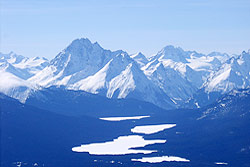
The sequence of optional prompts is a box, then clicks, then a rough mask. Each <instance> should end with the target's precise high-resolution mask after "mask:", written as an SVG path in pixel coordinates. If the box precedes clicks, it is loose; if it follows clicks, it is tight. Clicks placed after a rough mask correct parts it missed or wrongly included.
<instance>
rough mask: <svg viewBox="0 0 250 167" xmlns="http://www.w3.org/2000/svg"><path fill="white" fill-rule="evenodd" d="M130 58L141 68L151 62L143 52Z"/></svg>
mask: <svg viewBox="0 0 250 167" xmlns="http://www.w3.org/2000/svg"><path fill="white" fill-rule="evenodd" d="M130 57H131V58H133V59H134V60H135V61H136V62H137V63H138V64H139V66H140V67H143V66H145V65H146V64H147V63H148V62H149V61H148V59H147V58H146V57H145V56H144V55H143V54H142V53H141V52H139V53H136V54H133V55H131V56H130Z"/></svg>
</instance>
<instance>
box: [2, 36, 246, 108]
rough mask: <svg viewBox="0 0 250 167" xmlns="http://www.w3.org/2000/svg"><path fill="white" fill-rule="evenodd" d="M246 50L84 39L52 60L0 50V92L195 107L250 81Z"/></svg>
mask: <svg viewBox="0 0 250 167" xmlns="http://www.w3.org/2000/svg"><path fill="white" fill-rule="evenodd" d="M249 64H250V51H248V52H245V51H243V52H242V54H240V55H228V54H225V53H218V52H212V53H210V54H207V55H206V54H202V53H197V52H196V51H184V50H183V49H182V48H180V47H174V46H171V45H169V46H166V47H164V48H163V49H162V50H160V51H159V52H158V53H156V54H155V55H153V56H151V57H149V58H147V57H145V56H144V55H143V54H142V53H137V54H128V53H127V52H125V51H122V50H118V51H110V50H106V49H103V48H102V47H101V46H100V45H99V44H98V43H97V42H95V43H92V42H91V41H90V40H89V39H87V38H81V39H76V40H74V41H73V42H72V43H71V44H70V45H69V46H67V47H66V48H65V49H64V50H62V51H61V52H60V53H59V54H58V55H57V56H56V57H55V58H53V59H52V60H50V61H49V60H47V59H46V58H39V57H35V58H27V57H23V56H20V55H17V54H15V53H13V52H11V53H9V54H2V53H1V54H0V76H1V81H0V92H2V93H4V94H5V95H8V96H10V97H13V98H16V99H18V100H19V101H21V102H23V103H25V101H26V100H27V99H28V98H29V96H31V95H32V94H33V93H34V92H36V91H39V90H42V89H44V88H49V87H52V86H54V87H62V86H63V87H65V88H66V89H67V90H74V91H79V90H80V91H85V92H89V93H92V94H98V95H101V96H105V97H107V98H115V99H123V98H126V99H137V100H140V101H146V102H150V103H153V104H155V105H157V106H159V107H162V108H164V109H174V108H199V107H203V106H206V105H208V104H211V103H213V102H214V101H215V100H216V99H217V98H219V97H221V96H222V95H223V94H225V93H228V92H230V91H231V90H234V89H244V88H248V87H249V85H250V65H249Z"/></svg>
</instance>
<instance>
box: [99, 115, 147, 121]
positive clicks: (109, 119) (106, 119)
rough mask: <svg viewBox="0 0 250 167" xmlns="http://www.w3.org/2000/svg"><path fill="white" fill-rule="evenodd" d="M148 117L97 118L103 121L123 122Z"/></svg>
mask: <svg viewBox="0 0 250 167" xmlns="http://www.w3.org/2000/svg"><path fill="white" fill-rule="evenodd" d="M148 117H150V116H132V117H105V118H99V119H101V120H105V121H123V120H134V119H142V118H148Z"/></svg>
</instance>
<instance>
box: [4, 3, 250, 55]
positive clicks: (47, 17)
mask: <svg viewBox="0 0 250 167" xmlns="http://www.w3.org/2000/svg"><path fill="white" fill-rule="evenodd" d="M249 20H250V1H249V0H39V1H38V0H22V1H20V0H1V43H0V51H1V52H4V53H7V52H10V51H14V52H16V53H18V54H21V55H24V56H28V57H33V56H44V57H47V58H50V59H51V58H53V57H54V56H56V54H57V53H59V52H60V51H61V50H63V49H64V48H65V47H66V46H67V45H68V44H69V43H70V42H71V41H72V40H74V39H76V38H81V37H87V38H89V39H90V40H91V41H92V42H95V41H97V42H98V43H99V44H100V45H101V46H102V47H104V48H105V49H111V50H118V49H123V50H125V51H127V52H128V53H136V52H139V51H141V52H142V53H144V54H145V55H147V56H150V55H152V54H154V53H156V52H157V51H159V50H160V49H161V48H163V47H164V46H166V45H175V46H180V47H182V48H183V49H184V50H196V51H198V52H203V53H209V52H212V51H220V52H227V53H237V54H239V53H241V52H242V51H243V50H248V49H250V21H249Z"/></svg>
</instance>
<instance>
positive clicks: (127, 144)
mask: <svg viewBox="0 0 250 167" xmlns="http://www.w3.org/2000/svg"><path fill="white" fill-rule="evenodd" d="M165 142H166V140H145V139H144V138H143V137H142V136H138V135H130V136H120V137H118V138H117V139H114V140H113V141H108V142H104V143H93V144H84V145H81V146H78V147H73V148H72V151H74V152H88V153H89V154H93V155H125V154H138V153H143V154H150V153H153V152H157V151H156V150H139V149H138V150H137V149H136V148H138V147H144V146H146V145H151V144H156V143H165Z"/></svg>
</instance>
